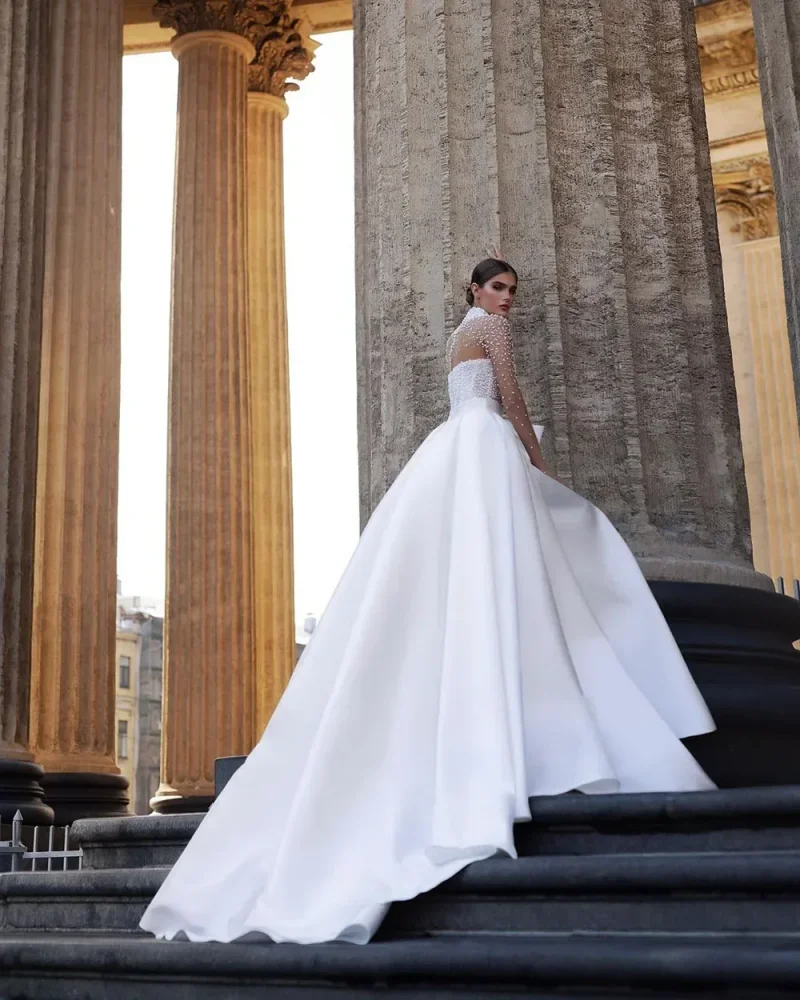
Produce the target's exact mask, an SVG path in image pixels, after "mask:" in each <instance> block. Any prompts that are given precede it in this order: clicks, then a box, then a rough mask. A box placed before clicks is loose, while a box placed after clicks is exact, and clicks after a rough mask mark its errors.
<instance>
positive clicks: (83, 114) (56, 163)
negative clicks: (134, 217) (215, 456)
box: [30, 0, 127, 822]
mask: <svg viewBox="0 0 800 1000" xmlns="http://www.w3.org/2000/svg"><path fill="white" fill-rule="evenodd" d="M49 13H50V19H49V34H50V39H49V40H50V54H49V58H48V60H47V61H46V63H45V64H44V65H40V66H38V67H37V69H38V71H39V72H41V73H45V74H47V73H49V77H48V111H49V121H50V125H49V149H48V159H47V201H46V221H45V269H44V298H43V301H44V310H43V322H42V329H43V333H42V365H41V395H40V414H39V460H38V480H37V493H36V543H35V560H34V611H33V644H32V671H31V714H30V743H31V747H32V749H33V750H34V752H35V754H36V759H37V761H38V762H39V763H40V764H42V765H43V767H44V768H45V772H46V775H45V778H44V783H45V789H46V791H49V789H52V790H53V802H54V804H55V806H56V820H57V822H66V821H69V820H70V819H72V818H74V817H75V816H76V815H84V816H85V815H95V816H98V815H115V814H119V813H124V812H125V811H126V807H127V795H126V786H127V782H126V781H125V779H124V778H122V777H121V776H120V775H119V772H118V769H117V766H116V763H115V747H114V743H115V734H114V692H115V674H114V671H115V655H114V649H115V634H116V633H115V623H116V527H117V464H118V449H119V379H120V326H119V310H120V201H121V167H120V145H121V118H122V0H108V2H104V3H97V2H96V0H52V2H51V3H50V4H49Z"/></svg>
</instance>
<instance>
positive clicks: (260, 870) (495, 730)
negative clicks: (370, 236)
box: [141, 258, 714, 943]
mask: <svg viewBox="0 0 800 1000" xmlns="http://www.w3.org/2000/svg"><path fill="white" fill-rule="evenodd" d="M516 291H517V275H516V273H515V271H514V269H513V268H512V267H511V266H510V265H509V264H507V263H505V262H503V261H499V260H497V259H494V258H491V259H488V260H485V261H483V262H482V263H480V264H479V265H478V266H477V267H476V268H475V271H474V273H473V276H472V283H471V285H470V289H469V292H468V301H469V304H470V305H471V306H472V308H470V310H469V312H468V313H467V315H466V318H465V319H464V321H463V322H462V323H461V325H460V326H459V327H458V329H457V330H456V331H455V333H454V334H453V335H452V337H451V338H450V340H449V341H448V345H447V355H448V359H449V365H450V373H449V391H450V402H451V413H450V418H449V420H448V421H447V422H446V423H445V424H443V425H442V426H440V427H438V428H437V429H436V430H435V431H434V432H433V433H432V434H431V435H430V436H429V437H428V439H427V440H426V441H425V442H424V444H423V445H422V446H421V448H420V449H419V450H418V451H417V453H416V454H415V455H414V456H413V458H412V459H411V461H410V462H409V463H408V465H407V466H406V467H405V469H404V470H403V472H402V473H401V474H400V476H398V478H397V480H396V482H395V483H394V485H393V486H392V488H391V489H390V490H389V491H388V493H387V494H386V496H385V498H384V499H383V501H382V502H381V504H380V505H379V506H378V507H377V509H376V510H375V513H374V514H373V516H372V518H371V520H370V522H369V524H368V525H367V527H366V529H365V531H364V534H363V536H362V539H361V541H360V543H359V546H358V548H357V549H356V552H355V554H354V555H353V558H352V560H351V562H350V564H349V566H348V567H347V570H346V571H345V573H344V576H343V577H342V580H341V582H340V584H339V586H338V587H337V589H336V592H335V594H334V596H333V597H332V599H331V601H330V604H329V606H328V609H327V611H326V612H325V615H324V616H323V618H322V620H321V622H320V624H319V627H318V628H317V630H316V631H315V633H314V636H313V638H312V640H311V642H310V643H309V645H308V648H307V649H306V652H305V653H304V655H303V657H302V659H301V661H300V664H299V665H298V668H297V670H296V671H295V674H294V676H293V678H292V680H291V683H290V684H289V687H288V688H287V691H286V693H285V695H284V697H283V699H282V701H281V703H280V705H279V706H278V708H277V710H276V712H275V715H274V716H273V718H272V720H271V722H270V724H269V726H268V727H267V729H266V732H265V733H264V735H263V737H262V739H261V741H260V743H259V744H258V746H257V747H256V748H255V749H254V750H253V752H252V753H251V754H250V756H249V758H248V760H247V761H246V763H245V764H244V765H243V766H242V767H241V768H240V769H239V771H238V772H237V773H236V774H235V776H234V777H233V779H232V780H231V782H230V783H229V784H228V786H227V787H226V789H225V791H224V792H223V794H222V795H221V796H220V798H219V799H218V800H217V802H216V803H215V804H214V806H213V807H212V809H211V811H210V812H209V814H208V816H207V817H206V818H205V819H204V820H203V823H202V824H201V826H200V827H199V829H198V830H197V833H196V834H195V836H194V838H193V839H192V841H191V843H190V844H189V845H188V847H187V848H186V850H185V851H184V853H183V855H182V856H181V858H180V859H179V860H178V862H177V864H176V865H175V867H174V868H173V870H172V872H171V873H170V875H169V876H168V877H167V879H166V881H165V883H164V885H163V887H162V888H161V890H160V892H159V893H158V895H157V896H156V897H155V899H154V900H153V902H152V903H151V905H150V907H149V908H148V910H147V912H146V913H145V915H144V918H143V920H142V924H141V926H142V927H143V928H144V929H145V930H148V931H152V932H153V933H154V934H156V935H158V936H161V937H167V938H171V937H174V936H175V935H176V934H181V935H185V936H187V937H189V938H190V939H191V940H218V941H231V940H235V939H238V938H242V937H244V936H246V935H261V936H266V937H269V938H271V939H272V940H274V941H296V942H319V941H329V940H334V939H338V940H346V941H352V942H356V943H364V942H366V941H368V940H369V938H370V937H371V936H372V935H373V934H374V932H375V930H376V928H377V927H378V925H379V924H380V922H381V920H382V918H383V916H384V915H385V913H386V910H387V909H388V907H389V904H390V903H391V902H392V901H393V900H400V899H408V898H411V897H412V896H415V895H417V894H418V893H420V892H424V891H426V890H428V889H431V888H433V887H434V886H436V885H438V884H439V883H440V882H442V881H444V880H445V879H447V878H449V877H450V876H452V875H454V874H455V873H456V872H457V871H458V870H459V869H461V868H463V867H464V866H465V865H467V864H469V863H470V862H473V861H478V860H480V859H483V858H488V857H490V856H492V855H494V854H496V853H497V852H502V853H504V854H506V855H511V856H513V855H514V853H515V852H514V838H513V825H514V823H515V822H519V821H524V820H527V819H530V812H529V806H528V798H529V796H532V795H554V794H559V793H562V792H569V791H574V790H578V791H582V792H584V793H591V794H594V793H603V792H616V791H622V792H644V791H678V790H693V789H706V788H712V787H713V785H712V783H711V781H710V780H709V779H708V777H707V776H706V775H705V774H704V773H703V771H702V770H701V768H700V767H699V766H698V765H697V763H696V762H695V760H694V759H693V758H692V756H691V754H690V753H689V752H688V751H687V750H686V749H685V747H684V746H683V745H682V743H681V742H680V737H685V736H691V735H696V734H699V733H704V732H709V731H710V730H712V729H713V728H714V725H713V722H712V720H711V718H710V716H709V714H708V710H707V709H706V706H705V704H704V703H703V700H702V698H701V696H700V694H699V692H698V691H697V689H696V687H695V685H694V683H693V681H692V679H691V677H690V675H689V672H688V670H687V668H686V665H685V663H684V661H683V659H682V657H681V654H680V652H679V651H678V648H677V646H676V645H675V642H674V641H673V639H672V636H671V634H670V632H669V629H668V628H667V625H666V623H665V621H664V619H663V617H662V615H661V613H660V611H659V609H658V607H657V605H656V603H655V601H654V599H653V597H652V595H651V593H650V590H649V588H648V586H647V584H646V582H645V580H644V578H643V577H642V575H641V573H640V571H639V568H638V566H637V563H636V561H635V559H634V557H633V555H632V554H631V552H630V551H629V549H628V548H627V546H626V545H625V543H624V542H623V541H622V539H621V538H620V536H619V535H618V534H617V532H616V531H615V530H614V528H613V527H612V526H611V524H610V523H609V522H608V520H607V519H606V518H605V517H604V516H603V514H601V513H600V511H598V510H597V509H596V508H594V507H593V506H592V505H591V504H590V503H588V502H587V501H586V500H584V499H582V498H581V497H579V496H577V495H576V494H575V493H573V492H572V491H571V490H569V489H568V488H567V487H566V486H564V485H562V484H561V483H560V482H559V481H558V480H557V479H555V478H554V477H553V476H551V475H550V473H549V471H548V469H547V468H546V466H545V463H544V460H543V457H542V452H541V449H540V447H539V441H538V439H537V435H536V433H535V432H534V429H533V428H532V426H531V423H530V420H529V418H528V412H527V409H526V407H525V403H524V401H523V398H522V394H521V393H520V390H519V386H518V384H517V379H516V376H515V374H514V366H513V362H512V347H511V335H510V328H509V323H508V319H507V316H508V313H509V311H510V309H511V306H512V303H513V301H514V296H515V294H516ZM503 411H505V413H506V415H507V416H508V420H505V419H503Z"/></svg>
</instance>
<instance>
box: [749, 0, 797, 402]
mask: <svg viewBox="0 0 800 1000" xmlns="http://www.w3.org/2000/svg"><path fill="white" fill-rule="evenodd" d="M752 8H753V21H754V24H755V31H756V47H757V49H758V66H759V75H760V79H761V96H762V100H763V104H764V120H765V122H766V126H767V141H768V143H769V154H770V161H771V163H772V174H773V178H774V183H775V194H776V197H777V203H778V217H779V220H780V237H781V250H782V260H783V280H784V287H785V293H786V313H787V319H788V325H789V345H790V348H791V354H792V368H793V370H794V386H795V394H796V396H797V400H798V410H800V197H798V177H800V6H799V5H798V4H797V2H796V0H752Z"/></svg>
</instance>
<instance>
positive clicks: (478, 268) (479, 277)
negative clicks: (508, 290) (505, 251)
mask: <svg viewBox="0 0 800 1000" xmlns="http://www.w3.org/2000/svg"><path fill="white" fill-rule="evenodd" d="M498 274H513V275H514V277H515V278H517V281H519V278H518V277H517V272H516V271H515V270H514V268H513V267H512V266H511V265H510V264H509V263H508V262H507V261H505V260H498V259H497V258H496V257H487V258H486V260H482V261H481V262H480V264H476V265H475V269H474V270H473V272H472V277H471V278H470V281H469V286H468V287H467V302H468V303H469V305H471V306H474V305H475V296H474V295H473V294H472V286H473V285H478V287H479V288H483V286H484V285H485V284H486V282H487V281H491V280H492V278H496V277H497V275H498Z"/></svg>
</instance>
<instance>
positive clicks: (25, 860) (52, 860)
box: [0, 810, 83, 872]
mask: <svg viewBox="0 0 800 1000" xmlns="http://www.w3.org/2000/svg"><path fill="white" fill-rule="evenodd" d="M0 825H2V817H0ZM22 827H23V822H22V813H21V812H20V811H19V810H17V812H16V814H15V816H14V819H13V820H12V821H11V840H0V857H9V856H10V857H11V871H12V872H21V871H30V872H43V871H48V872H51V871H54V870H55V871H67V870H69V869H75V870H77V869H80V868H82V867H83V850H82V849H81V848H77V849H73V848H71V847H70V841H69V831H70V828H69V826H58V827H56V826H34V827H33V828H32V831H33V832H32V841H31V844H32V850H28V846H27V845H26V844H25V842H24V841H23V839H22ZM42 841H46V846H45V847H42V846H41V842H42ZM59 843H60V844H61V847H60V848H59V847H58V844H59ZM59 864H60V867H54V866H55V865H59Z"/></svg>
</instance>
